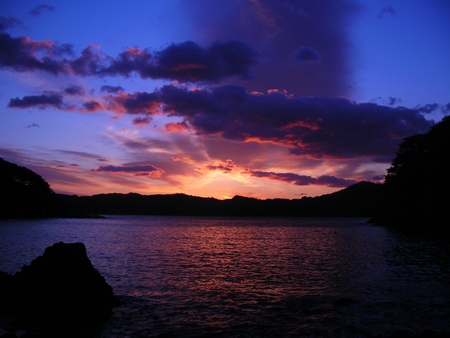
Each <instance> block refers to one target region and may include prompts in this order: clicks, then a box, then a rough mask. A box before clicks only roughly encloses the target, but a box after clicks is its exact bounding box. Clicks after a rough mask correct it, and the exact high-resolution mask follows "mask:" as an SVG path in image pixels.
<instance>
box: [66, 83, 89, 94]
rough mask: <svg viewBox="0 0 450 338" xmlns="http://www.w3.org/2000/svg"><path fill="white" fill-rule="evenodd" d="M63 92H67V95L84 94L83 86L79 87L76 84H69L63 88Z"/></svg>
mask: <svg viewBox="0 0 450 338" xmlns="http://www.w3.org/2000/svg"><path fill="white" fill-rule="evenodd" d="M63 92H64V94H68V95H78V96H83V95H84V89H83V87H80V86H77V85H70V86H69V87H67V88H64V90H63Z"/></svg>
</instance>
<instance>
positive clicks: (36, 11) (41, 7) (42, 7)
mask: <svg viewBox="0 0 450 338" xmlns="http://www.w3.org/2000/svg"><path fill="white" fill-rule="evenodd" d="M54 11H55V7H54V6H48V5H39V6H36V7H35V8H33V9H32V10H31V11H29V12H28V13H30V14H31V15H35V16H37V15H41V14H42V13H43V12H54Z"/></svg>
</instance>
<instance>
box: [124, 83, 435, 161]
mask: <svg viewBox="0 0 450 338" xmlns="http://www.w3.org/2000/svg"><path fill="white" fill-rule="evenodd" d="M123 106H124V107H125V110H126V111H127V112H128V113H131V114H144V115H147V116H148V115H153V114H156V112H163V113H165V114H168V115H170V116H178V117H181V118H182V119H183V121H184V122H183V123H184V124H186V126H188V127H189V128H190V129H191V130H192V131H193V132H194V133H195V134H197V135H204V136H214V135H215V136H221V137H222V138H224V139H227V140H233V141H240V142H250V141H256V142H271V143H274V144H278V145H282V146H285V147H287V148H289V149H290V153H291V154H293V155H304V156H309V157H313V158H322V157H329V158H355V157H360V156H371V157H381V156H390V155H392V154H395V152H396V150H397V147H398V144H399V143H400V141H401V140H402V139H403V138H404V137H407V136H411V135H413V134H418V133H423V132H426V131H427V130H428V129H429V128H430V127H431V126H432V124H433V122H430V121H428V120H426V119H425V118H424V117H423V116H422V114H421V112H420V111H419V110H415V109H407V108H404V107H396V108H394V107H387V106H379V105H377V104H374V103H361V104H357V103H355V102H352V101H350V100H348V99H345V98H320V97H297V98H296V97H292V96H288V95H287V94H285V93H282V92H269V93H267V94H261V93H258V94H253V93H248V92H246V90H245V88H243V87H240V86H234V85H225V86H219V87H215V88H214V89H212V90H193V91H191V90H188V89H186V88H180V87H176V86H172V85H169V86H163V87H162V88H161V89H159V90H157V91H155V92H153V93H138V94H134V95H131V94H130V95H129V96H128V98H127V99H126V100H124V102H123ZM155 107H158V110H156V108H155Z"/></svg>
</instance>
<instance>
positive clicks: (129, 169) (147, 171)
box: [92, 165, 164, 178]
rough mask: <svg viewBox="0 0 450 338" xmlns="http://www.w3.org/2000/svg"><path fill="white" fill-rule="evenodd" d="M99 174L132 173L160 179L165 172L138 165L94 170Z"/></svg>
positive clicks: (109, 166) (104, 167) (105, 167)
mask: <svg viewBox="0 0 450 338" xmlns="http://www.w3.org/2000/svg"><path fill="white" fill-rule="evenodd" d="M92 171H97V172H112V173H132V174H134V175H138V176H150V177H152V178H159V177H161V175H162V174H164V170H162V169H159V168H157V167H154V166H152V165H138V166H113V165H107V166H100V167H98V169H92Z"/></svg>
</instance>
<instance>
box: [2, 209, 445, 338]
mask: <svg viewBox="0 0 450 338" xmlns="http://www.w3.org/2000/svg"><path fill="white" fill-rule="evenodd" d="M60 241H63V242H65V243H73V242H83V243H84V244H85V245H86V248H87V254H88V257H89V259H90V260H91V262H92V264H93V265H94V267H95V268H96V269H97V270H99V272H100V273H101V274H102V275H103V276H104V277H105V279H106V281H107V283H108V284H110V285H111V286H112V288H113V290H114V293H115V295H117V297H118V298H119V300H120V301H121V305H119V306H118V307H116V308H115V309H114V314H113V315H112V316H111V317H110V318H109V319H108V320H107V321H106V322H105V323H104V324H102V325H101V326H99V327H97V328H95V329H94V330H93V333H92V334H93V335H94V336H95V337H121V338H123V337H389V336H390V335H391V334H392V333H393V332H397V333H398V332H400V333H405V332H406V333H407V334H408V333H410V334H417V335H419V334H424V333H426V332H434V333H436V332H444V331H445V332H450V245H449V243H448V242H445V241H439V239H430V238H425V237H414V236H411V235H407V234H404V233H400V232H396V231H393V230H390V229H388V228H385V227H380V226H374V225H369V224H367V219H365V218H220V217H167V216H165V217H158V216H117V215H107V216H106V218H105V219H44V220H2V221H0V271H5V272H8V273H12V274H13V273H15V272H17V271H19V270H20V269H21V268H22V266H23V265H29V264H30V262H31V261H32V260H33V259H34V258H36V257H37V256H39V255H42V254H43V252H44V250H45V248H46V247H48V246H50V245H52V244H54V243H56V242H60ZM427 330H429V331H427Z"/></svg>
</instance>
